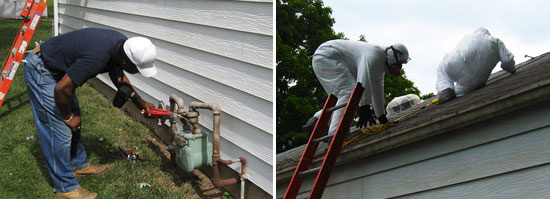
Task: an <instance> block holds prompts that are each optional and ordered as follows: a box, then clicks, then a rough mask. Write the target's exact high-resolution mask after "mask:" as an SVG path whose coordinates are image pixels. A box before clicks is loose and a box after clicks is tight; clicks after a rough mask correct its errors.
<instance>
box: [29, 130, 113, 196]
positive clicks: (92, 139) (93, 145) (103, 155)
mask: <svg viewBox="0 0 550 199" xmlns="http://www.w3.org/2000/svg"><path fill="white" fill-rule="evenodd" d="M37 139H38V138H37ZM98 139H99V137H96V136H84V137H83V138H82V137H81V141H82V144H83V145H84V148H85V150H86V154H87V156H88V157H89V156H90V154H97V156H98V157H100V159H99V163H100V164H107V163H111V162H114V159H113V156H112V154H111V153H110V152H109V151H108V150H104V148H103V146H105V145H107V146H113V144H112V143H110V142H107V141H103V142H98V141H97V140H98ZM111 148H112V147H111ZM30 149H31V151H32V153H33V156H34V158H35V159H36V164H37V165H38V167H39V168H40V172H41V173H42V177H44V178H45V179H46V181H47V182H48V183H49V184H50V186H51V187H52V188H53V187H54V184H53V181H52V178H51V177H50V173H49V172H48V168H47V166H46V161H45V160H44V155H43V154H42V148H41V145H40V142H38V141H36V142H33V144H32V145H31V148H30Z"/></svg>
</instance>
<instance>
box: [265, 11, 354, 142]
mask: <svg viewBox="0 0 550 199" xmlns="http://www.w3.org/2000/svg"><path fill="white" fill-rule="evenodd" d="M276 6H277V30H276V37H277V38H276V39H277V40H276V42H277V46H276V53H277V54H276V55H277V83H276V84H277V85H276V86H277V90H276V92H277V96H276V98H277V99H276V100H277V101H276V103H277V108H276V112H277V116H276V126H277V134H276V135H277V152H282V151H284V150H288V149H290V148H293V147H296V146H299V145H302V144H304V143H305V142H307V139H308V138H309V132H308V133H305V132H302V130H301V126H302V125H303V124H305V123H306V121H307V120H308V119H309V117H311V116H312V115H313V114H314V113H315V112H316V111H317V110H318V109H319V107H322V106H323V104H324V103H325V100H326V97H327V95H326V93H325V91H324V90H323V88H322V87H321V85H320V84H319V82H318V81H317V78H316V77H315V74H314V73H313V69H312V68H311V57H312V55H313V53H314V52H315V50H316V49H317V47H318V46H319V45H321V43H323V42H325V41H328V40H332V39H338V38H343V37H344V36H343V34H341V33H340V34H336V33H335V32H334V30H333V29H332V25H333V24H334V19H333V18H331V16H330V15H331V13H332V10H331V9H330V8H329V7H325V6H323V2H322V1H320V0H291V1H289V0H278V1H277V5H276Z"/></svg>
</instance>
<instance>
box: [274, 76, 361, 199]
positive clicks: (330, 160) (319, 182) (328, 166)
mask: <svg viewBox="0 0 550 199" xmlns="http://www.w3.org/2000/svg"><path fill="white" fill-rule="evenodd" d="M363 90H364V88H363V86H361V84H360V83H357V84H355V88H353V92H352V93H351V97H350V99H349V101H348V103H347V104H341V105H338V106H334V105H335V104H336V101H337V99H336V97H335V96H334V95H330V96H329V97H328V98H327V101H326V103H325V106H324V107H323V111H322V112H321V116H320V117H319V119H318V120H317V124H315V128H314V129H313V133H312V134H311V137H310V138H309V141H308V143H307V145H306V148H305V150H304V153H303V154H302V157H301V158H300V162H299V163H298V166H297V167H296V170H295V171H294V175H293V176H292V180H290V184H289V185H288V188H287V190H286V193H285V196H284V199H294V198H296V197H297V196H298V191H299V190H300V187H301V186H302V182H303V181H304V178H305V176H307V175H308V174H311V173H317V178H315V182H314V184H313V188H312V189H311V192H310V194H309V197H308V198H313V199H318V198H321V196H322V195H323V192H324V191H325V187H326V186H327V182H328V178H329V177H330V173H331V171H332V168H333V167H334V163H335V162H336V158H338V155H339V154H340V150H341V149H342V144H343V143H344V139H345V137H346V134H348V133H349V130H350V127H351V122H352V121H353V118H354V116H355V112H356V111H357V107H358V105H359V101H360V100H361V96H362V95H363ZM344 106H345V107H346V109H345V110H344V114H343V115H342V118H341V120H340V124H338V128H337V129H336V133H334V134H332V135H327V136H324V137H321V136H322V135H323V134H324V132H326V129H327V126H328V121H329V119H330V115H331V114H332V112H333V111H334V110H336V109H340V108H342V107H344ZM331 137H334V138H333V139H332V141H331V143H330V146H329V148H328V151H327V153H326V155H325V159H324V160H323V164H322V165H321V167H318V168H314V169H309V170H308V168H309V165H310V164H311V162H312V161H313V156H314V155H315V151H316V150H317V146H318V145H319V142H320V141H323V140H325V139H330V138H331Z"/></svg>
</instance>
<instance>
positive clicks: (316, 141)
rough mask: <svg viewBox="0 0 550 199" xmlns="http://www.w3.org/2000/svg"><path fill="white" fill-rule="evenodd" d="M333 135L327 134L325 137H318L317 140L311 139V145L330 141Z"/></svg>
mask: <svg viewBox="0 0 550 199" xmlns="http://www.w3.org/2000/svg"><path fill="white" fill-rule="evenodd" d="M334 134H335V133H333V134H328V135H325V136H323V137H320V138H317V139H313V143H318V142H321V141H323V140H328V139H331V138H332V136H334Z"/></svg>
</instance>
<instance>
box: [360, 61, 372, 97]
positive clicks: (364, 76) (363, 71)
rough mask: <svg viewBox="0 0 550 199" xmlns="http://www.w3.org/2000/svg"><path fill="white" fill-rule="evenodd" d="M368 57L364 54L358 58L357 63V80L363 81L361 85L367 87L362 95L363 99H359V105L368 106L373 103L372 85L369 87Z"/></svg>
mask: <svg viewBox="0 0 550 199" xmlns="http://www.w3.org/2000/svg"><path fill="white" fill-rule="evenodd" d="M368 63H369V62H368V59H367V56H366V55H363V57H361V59H359V60H358V63H357V82H358V83H361V86H362V87H363V88H364V89H365V90H364V91H363V96H362V97H361V101H359V106H360V107H361V106H366V105H369V104H370V103H371V100H370V87H369V79H368V76H369V65H368Z"/></svg>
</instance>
